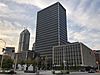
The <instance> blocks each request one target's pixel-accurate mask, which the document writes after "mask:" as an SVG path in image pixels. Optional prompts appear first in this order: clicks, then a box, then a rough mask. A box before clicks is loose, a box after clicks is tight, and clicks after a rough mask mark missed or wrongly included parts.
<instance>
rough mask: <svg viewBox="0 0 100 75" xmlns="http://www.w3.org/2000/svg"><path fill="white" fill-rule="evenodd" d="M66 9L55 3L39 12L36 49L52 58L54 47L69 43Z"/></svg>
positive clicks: (42, 54) (41, 54)
mask: <svg viewBox="0 0 100 75" xmlns="http://www.w3.org/2000/svg"><path fill="white" fill-rule="evenodd" d="M66 21H67V20H66V10H65V9H64V7H63V6H62V5H61V4H60V3H59V2H57V3H55V4H53V5H51V6H49V7H47V8H45V9H43V10H41V11H39V12H38V13H37V28H36V41H35V43H36V45H35V50H36V51H37V52H39V53H40V56H47V57H48V58H52V47H53V46H56V45H63V44H66V43H67V25H66Z"/></svg>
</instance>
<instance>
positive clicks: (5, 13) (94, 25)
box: [0, 0, 100, 49]
mask: <svg viewBox="0 0 100 75" xmlns="http://www.w3.org/2000/svg"><path fill="white" fill-rule="evenodd" d="M57 1H59V2H61V4H62V5H63V6H64V7H65V8H66V9H67V10H68V12H69V17H68V19H69V20H71V22H73V23H69V25H68V27H69V28H68V29H69V30H68V34H69V40H70V41H81V42H84V43H86V44H88V46H89V47H91V48H93V49H98V48H100V46H99V44H100V41H99V38H100V37H99V34H100V32H99V30H100V29H99V28H100V25H99V24H100V21H99V20H100V8H99V7H100V5H99V3H100V0H0V38H1V35H2V37H3V39H4V40H6V42H7V46H8V45H12V44H13V46H16V49H17V47H18V37H19V34H20V32H21V31H22V30H23V28H24V27H26V28H28V29H29V31H30V33H31V40H30V45H31V46H30V49H31V47H32V43H33V42H34V41H35V28H36V15H37V11H39V10H40V9H41V8H46V7H47V6H49V5H51V4H53V3H55V2H57ZM38 7H39V8H38ZM75 26H77V27H75ZM82 28H83V29H82ZM87 29H89V30H87ZM93 31H95V32H93ZM15 36H16V37H15ZM16 41H17V42H16ZM91 41H92V42H91Z"/></svg>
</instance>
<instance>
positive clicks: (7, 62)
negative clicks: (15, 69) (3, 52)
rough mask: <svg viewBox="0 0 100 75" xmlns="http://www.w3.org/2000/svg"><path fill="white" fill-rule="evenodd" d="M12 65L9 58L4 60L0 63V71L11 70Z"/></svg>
mask: <svg viewBox="0 0 100 75" xmlns="http://www.w3.org/2000/svg"><path fill="white" fill-rule="evenodd" d="M12 65H13V60H12V59H10V58H5V59H4V60H3V63H2V69H7V70H8V69H11V68H12Z"/></svg>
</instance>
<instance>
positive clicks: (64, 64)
mask: <svg viewBox="0 0 100 75" xmlns="http://www.w3.org/2000/svg"><path fill="white" fill-rule="evenodd" d="M63 63H64V70H65V66H66V61H65V60H64V61H63Z"/></svg>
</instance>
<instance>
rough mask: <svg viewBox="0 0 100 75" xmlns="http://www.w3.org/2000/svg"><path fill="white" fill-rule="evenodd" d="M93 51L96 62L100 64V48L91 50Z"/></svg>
mask: <svg viewBox="0 0 100 75" xmlns="http://www.w3.org/2000/svg"><path fill="white" fill-rule="evenodd" d="M93 53H94V54H95V58H96V64H99V65H100V50H93Z"/></svg>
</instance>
